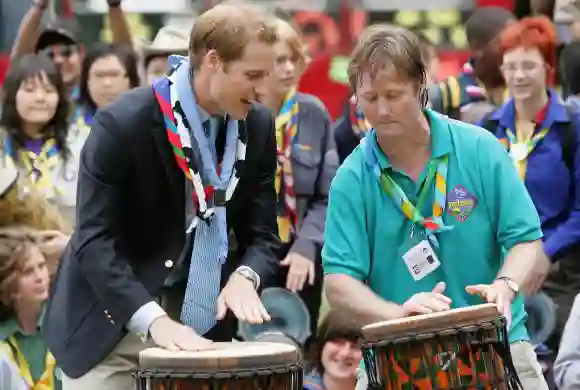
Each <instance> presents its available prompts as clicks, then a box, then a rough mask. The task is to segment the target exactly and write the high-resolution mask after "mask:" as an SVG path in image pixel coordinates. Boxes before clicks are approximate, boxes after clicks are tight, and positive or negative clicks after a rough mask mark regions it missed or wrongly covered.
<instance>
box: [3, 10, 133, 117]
mask: <svg viewBox="0 0 580 390" xmlns="http://www.w3.org/2000/svg"><path fill="white" fill-rule="evenodd" d="M51 1H54V0H34V1H33V2H32V6H31V8H30V10H29V11H28V13H27V14H26V15H25V16H24V18H23V19H22V22H21V23H20V29H19V30H18V36H17V38H16V41H15V42H14V46H13V47H12V53H11V60H12V61H17V60H18V59H20V58H21V57H22V56H24V55H26V54H32V53H38V52H42V53H44V54H46V55H47V56H48V57H49V58H51V59H52V60H53V61H54V63H55V64H56V65H57V66H58V68H59V70H60V71H61V73H62V78H63V82H64V85H65V88H66V90H67V93H68V94H69V96H70V98H71V103H73V107H72V109H71V114H74V112H75V110H76V107H75V106H74V103H75V102H76V99H77V98H78V95H79V90H78V85H79V82H80V74H81V63H82V60H83V56H84V48H83V45H82V44H81V42H80V40H79V25H78V23H76V21H75V20H74V19H56V20H53V21H51V22H50V23H49V24H48V26H46V27H45V28H44V29H42V28H41V24H42V18H43V16H44V14H45V11H46V9H47V8H48V6H49V4H50V2H51ZM107 4H108V5H109V21H110V24H111V31H112V33H113V42H115V43H117V44H125V45H127V46H128V47H131V45H132V43H133V42H132V37H131V30H130V27H129V23H128V21H127V19H126V17H125V14H124V12H123V10H122V9H121V0H107Z"/></svg>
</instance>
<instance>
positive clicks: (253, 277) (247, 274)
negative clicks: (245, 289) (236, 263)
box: [234, 265, 260, 290]
mask: <svg viewBox="0 0 580 390" xmlns="http://www.w3.org/2000/svg"><path fill="white" fill-rule="evenodd" d="M234 273H235V274H239V275H241V276H243V277H244V278H246V279H248V280H249V281H250V282H252V283H253V284H254V289H256V290H257V289H258V288H259V287H260V276H259V275H258V274H257V273H256V271H254V270H253V269H251V268H250V267H248V266H247V265H242V266H240V267H238V268H236V270H235V271H234Z"/></svg>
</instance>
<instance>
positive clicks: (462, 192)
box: [447, 184, 477, 222]
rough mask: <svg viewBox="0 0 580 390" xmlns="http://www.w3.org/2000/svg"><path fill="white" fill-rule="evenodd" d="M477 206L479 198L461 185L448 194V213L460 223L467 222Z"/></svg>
mask: <svg viewBox="0 0 580 390" xmlns="http://www.w3.org/2000/svg"><path fill="white" fill-rule="evenodd" d="M476 205H477V198H476V197H475V196H473V195H472V194H471V193H470V192H469V191H467V190H466V189H465V187H463V186H462V185H461V184H458V185H457V186H455V188H454V189H453V190H451V192H449V194H447V212H448V213H449V215H451V216H453V217H455V218H456V219H457V220H458V221H459V222H465V221H466V220H467V218H469V216H470V215H471V212H472V211H473V209H475V206H476Z"/></svg>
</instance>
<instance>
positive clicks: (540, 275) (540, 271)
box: [522, 251, 552, 297]
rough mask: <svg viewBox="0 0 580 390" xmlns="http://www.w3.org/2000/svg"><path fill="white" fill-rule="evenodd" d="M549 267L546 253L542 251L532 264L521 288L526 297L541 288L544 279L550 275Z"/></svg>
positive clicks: (549, 263) (549, 262) (550, 265)
mask: <svg viewBox="0 0 580 390" xmlns="http://www.w3.org/2000/svg"><path fill="white" fill-rule="evenodd" d="M551 267H552V262H551V261H550V259H549V258H548V256H547V255H546V253H545V252H544V251H542V252H541V253H540V254H539V256H538V259H537V260H536V261H535V262H534V263H533V266H532V269H531V270H530V273H529V275H528V278H527V280H526V282H525V283H524V285H523V286H522V289H523V292H524V294H525V295H526V296H527V297H529V296H530V295H534V294H535V293H537V292H538V291H539V290H540V289H541V288H542V285H543V284H544V281H545V280H546V277H547V276H548V274H549V273H550V268H551Z"/></svg>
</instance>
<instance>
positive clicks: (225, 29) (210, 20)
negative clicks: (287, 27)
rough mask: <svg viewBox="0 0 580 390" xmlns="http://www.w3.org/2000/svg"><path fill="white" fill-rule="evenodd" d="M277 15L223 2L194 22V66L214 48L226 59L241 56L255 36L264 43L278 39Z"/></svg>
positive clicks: (192, 40)
mask: <svg viewBox="0 0 580 390" xmlns="http://www.w3.org/2000/svg"><path fill="white" fill-rule="evenodd" d="M276 30H277V29H276V22H275V19H274V18H273V17H272V16H271V15H269V14H268V13H266V12H264V11H262V10H260V9H259V8H257V7H254V6H251V5H246V4H220V5H217V6H215V7H213V8H211V9H209V10H208V11H206V12H204V13H203V14H201V15H200V16H199V17H198V18H197V19H196V20H195V22H194V26H193V29H192V30H191V35H190V39H189V56H190V59H191V63H192V66H193V68H194V69H197V68H199V66H200V65H201V60H202V58H203V57H204V56H205V55H206V54H207V52H208V51H210V50H215V51H216V52H217V54H218V55H219V57H220V58H221V59H222V61H224V62H226V63H227V62H231V61H235V60H238V59H240V58H242V56H243V54H244V49H245V48H246V46H247V45H248V43H250V42H251V41H253V40H258V41H260V42H263V43H265V44H272V45H273V44H275V43H276V42H277V41H278V35H277V31H276Z"/></svg>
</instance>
